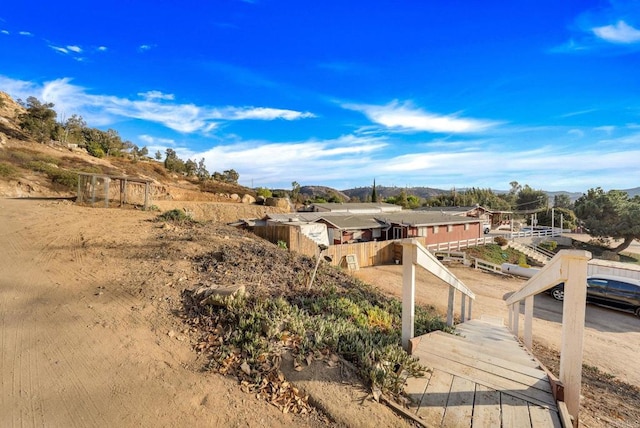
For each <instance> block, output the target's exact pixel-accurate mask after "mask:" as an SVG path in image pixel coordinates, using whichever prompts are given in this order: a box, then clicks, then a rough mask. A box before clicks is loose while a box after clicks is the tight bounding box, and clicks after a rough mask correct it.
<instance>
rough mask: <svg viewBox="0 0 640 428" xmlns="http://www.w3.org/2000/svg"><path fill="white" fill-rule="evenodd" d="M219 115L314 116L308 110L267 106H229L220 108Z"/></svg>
mask: <svg viewBox="0 0 640 428" xmlns="http://www.w3.org/2000/svg"><path fill="white" fill-rule="evenodd" d="M220 115H221V118H224V117H226V118H228V119H233V120H243V119H257V120H274V119H285V120H296V119H307V118H312V117H315V115H314V114H313V113H309V112H299V111H294V110H285V109H277V108H268V107H243V108H235V107H231V108H227V109H224V110H221V112H220Z"/></svg>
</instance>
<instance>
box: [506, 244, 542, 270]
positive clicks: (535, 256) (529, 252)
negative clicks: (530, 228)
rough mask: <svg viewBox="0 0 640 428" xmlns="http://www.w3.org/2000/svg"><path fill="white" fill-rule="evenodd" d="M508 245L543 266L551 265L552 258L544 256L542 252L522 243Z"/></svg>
mask: <svg viewBox="0 0 640 428" xmlns="http://www.w3.org/2000/svg"><path fill="white" fill-rule="evenodd" d="M507 245H509V247H511V248H513V249H515V250H518V251H520V252H521V253H524V254H526V256H527V257H529V258H530V259H532V260H535V261H537V262H538V263H541V264H542V265H546V264H547V263H549V261H551V257H549V256H548V255H547V254H544V253H542V252H541V251H538V250H536V249H534V248H532V247H530V246H528V245H524V244H521V243H520V242H516V241H509V242H508V244H507Z"/></svg>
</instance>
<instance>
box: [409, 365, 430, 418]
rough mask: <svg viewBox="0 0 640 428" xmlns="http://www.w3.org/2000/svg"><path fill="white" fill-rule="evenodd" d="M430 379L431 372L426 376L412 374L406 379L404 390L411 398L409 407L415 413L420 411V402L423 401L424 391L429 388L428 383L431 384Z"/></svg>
mask: <svg viewBox="0 0 640 428" xmlns="http://www.w3.org/2000/svg"><path fill="white" fill-rule="evenodd" d="M429 379H431V373H427V374H426V376H424V377H412V376H410V377H408V378H407V380H406V381H405V384H404V392H405V394H406V395H407V397H409V399H410V400H411V401H410V402H409V406H408V407H409V409H410V410H412V411H413V413H417V412H418V408H419V407H420V402H421V401H422V396H423V395H424V391H425V390H426V389H427V385H428V384H429Z"/></svg>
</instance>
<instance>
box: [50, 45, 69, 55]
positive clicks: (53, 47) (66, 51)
mask: <svg viewBox="0 0 640 428" xmlns="http://www.w3.org/2000/svg"><path fill="white" fill-rule="evenodd" d="M49 47H50V48H51V49H53V50H54V51H56V52H59V53H63V54H65V55H66V54H68V53H69V50H68V49H67V48H63V47H60V46H53V45H49Z"/></svg>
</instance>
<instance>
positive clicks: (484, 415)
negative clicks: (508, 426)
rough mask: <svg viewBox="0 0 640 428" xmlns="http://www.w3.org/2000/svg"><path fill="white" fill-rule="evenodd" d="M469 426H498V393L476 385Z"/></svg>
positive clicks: (483, 427)
mask: <svg viewBox="0 0 640 428" xmlns="http://www.w3.org/2000/svg"><path fill="white" fill-rule="evenodd" d="M471 426H472V428H485V427H499V426H500V393H499V392H498V391H496V390H495V389H491V388H487V387H486V386H484V385H480V384H476V396H475V401H474V404H473V420H472V425H471Z"/></svg>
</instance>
